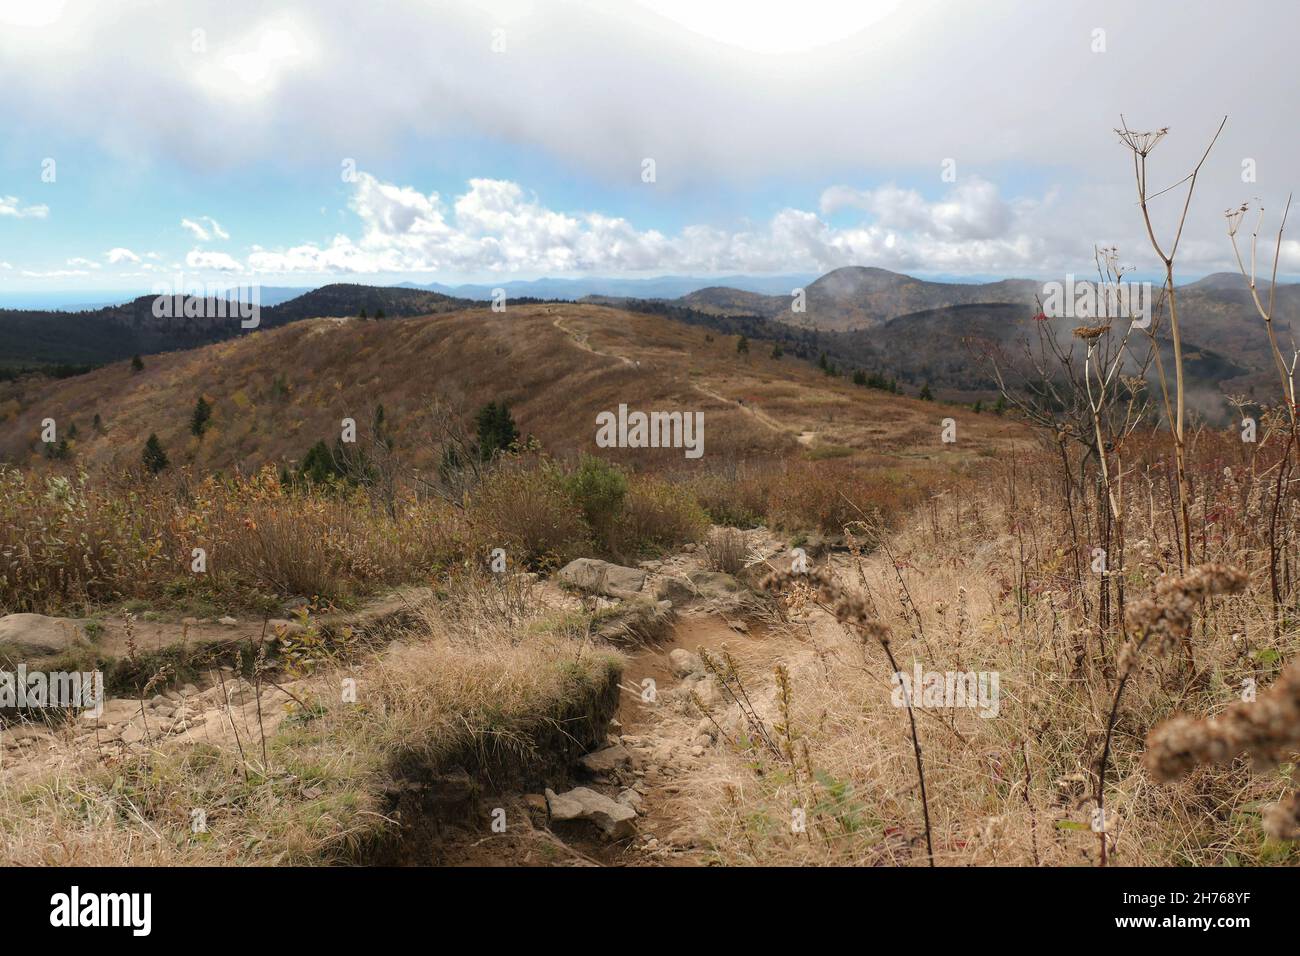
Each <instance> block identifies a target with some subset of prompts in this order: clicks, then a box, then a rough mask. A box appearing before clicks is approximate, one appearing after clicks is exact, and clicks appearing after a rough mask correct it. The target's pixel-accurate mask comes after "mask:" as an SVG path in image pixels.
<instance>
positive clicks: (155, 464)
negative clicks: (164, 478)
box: [142, 432, 168, 475]
mask: <svg viewBox="0 0 1300 956" xmlns="http://www.w3.org/2000/svg"><path fill="white" fill-rule="evenodd" d="M142 457H143V460H144V466H145V468H147V469H149V474H151V475H156V474H158V472H160V471H162V470H163V469H164V468H166V467H167V465H168V461H167V452H165V451H163V446H162V442H160V441H159V440H158V436H157V435H155V434H153V433H152V432H150V433H149V440H148V441H146V442H145V443H144V455H143V456H142Z"/></svg>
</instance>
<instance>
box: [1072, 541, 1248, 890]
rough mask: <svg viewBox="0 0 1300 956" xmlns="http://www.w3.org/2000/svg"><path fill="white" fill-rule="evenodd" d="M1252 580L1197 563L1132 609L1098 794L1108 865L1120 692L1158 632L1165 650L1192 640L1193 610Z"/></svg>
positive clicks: (1099, 765) (1099, 768) (1100, 765)
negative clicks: (1110, 775) (1110, 766)
mask: <svg viewBox="0 0 1300 956" xmlns="http://www.w3.org/2000/svg"><path fill="white" fill-rule="evenodd" d="M1246 583H1247V578H1246V575H1245V574H1243V573H1242V572H1241V571H1238V570H1236V569H1235V568H1229V567H1227V566H1225V565H1222V564H1206V565H1202V566H1201V567H1199V568H1195V569H1193V570H1192V571H1191V573H1189V574H1187V575H1186V576H1185V577H1180V578H1164V579H1163V580H1161V581H1160V582H1158V583H1157V584H1156V588H1155V594H1154V595H1152V596H1151V597H1147V598H1143V599H1142V600H1141V601H1138V602H1137V603H1136V604H1134V605H1133V606H1132V607H1131V608H1130V609H1129V619H1128V629H1129V634H1130V642H1129V643H1128V644H1126V645H1125V646H1124V648H1123V649H1122V650H1121V651H1120V654H1119V672H1120V678H1119V683H1118V684H1117V685H1116V687H1115V696H1114V697H1113V698H1112V699H1111V704H1110V715H1109V716H1108V717H1107V718H1106V735H1105V738H1104V741H1103V743H1102V750H1101V758H1100V759H1099V760H1098V762H1097V789H1096V793H1095V794H1094V798H1095V800H1096V804H1097V810H1098V811H1099V812H1100V813H1101V819H1102V829H1101V832H1100V833H1099V838H1100V841H1101V860H1100V862H1101V865H1102V866H1105V865H1106V828H1105V820H1106V816H1105V799H1106V766H1107V763H1108V762H1109V760H1110V745H1111V739H1112V738H1113V736H1114V732H1115V720H1116V718H1117V717H1118V715H1119V704H1120V698H1121V697H1123V695H1124V687H1125V686H1126V685H1127V684H1128V680H1129V678H1130V677H1131V676H1132V675H1133V671H1134V669H1135V668H1136V666H1137V662H1138V660H1139V657H1140V655H1141V652H1142V650H1143V648H1145V647H1146V645H1147V643H1148V641H1150V640H1151V639H1152V638H1155V639H1156V640H1157V641H1158V642H1159V649H1160V650H1169V649H1172V648H1174V647H1176V646H1178V645H1179V644H1181V643H1183V642H1185V641H1187V640H1188V639H1189V638H1190V637H1191V633H1192V615H1193V613H1194V612H1195V611H1196V608H1197V607H1198V606H1199V605H1200V604H1201V602H1202V601H1204V600H1205V599H1206V598H1208V597H1211V596H1213V595H1215V594H1236V593H1238V592H1240V591H1242V590H1244V589H1245V587H1246Z"/></svg>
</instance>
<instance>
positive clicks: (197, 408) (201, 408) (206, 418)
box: [190, 395, 212, 440]
mask: <svg viewBox="0 0 1300 956" xmlns="http://www.w3.org/2000/svg"><path fill="white" fill-rule="evenodd" d="M210 421H212V406H211V405H209V404H208V400H207V399H206V398H204V397H203V396H202V395H200V396H199V400H198V401H197V402H195V403H194V413H193V414H192V415H191V416H190V432H191V434H193V435H195V436H196V437H197V438H199V439H200V440H201V439H202V438H203V433H204V432H206V431H207V430H208V423H209V422H210Z"/></svg>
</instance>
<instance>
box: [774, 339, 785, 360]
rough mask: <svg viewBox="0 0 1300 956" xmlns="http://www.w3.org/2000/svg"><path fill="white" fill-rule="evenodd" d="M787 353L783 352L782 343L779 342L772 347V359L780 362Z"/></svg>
mask: <svg viewBox="0 0 1300 956" xmlns="http://www.w3.org/2000/svg"><path fill="white" fill-rule="evenodd" d="M784 354H785V353H784V352H782V351H781V343H780V342H777V343H775V344H773V346H772V358H774V359H777V360H779V359H780V358H781V356H782V355H784Z"/></svg>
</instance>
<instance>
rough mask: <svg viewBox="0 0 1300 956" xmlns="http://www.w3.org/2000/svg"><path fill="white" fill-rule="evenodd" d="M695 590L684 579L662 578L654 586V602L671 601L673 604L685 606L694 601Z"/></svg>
mask: <svg viewBox="0 0 1300 956" xmlns="http://www.w3.org/2000/svg"><path fill="white" fill-rule="evenodd" d="M695 596H696V595H695V588H693V587H691V582H690V581H688V580H686V579H685V578H679V577H675V576H674V577H663V578H660V579H659V581H658V583H657V584H655V600H656V601H672V602H673V604H685V603H686V602H687V601H691V600H694V598H695Z"/></svg>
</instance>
